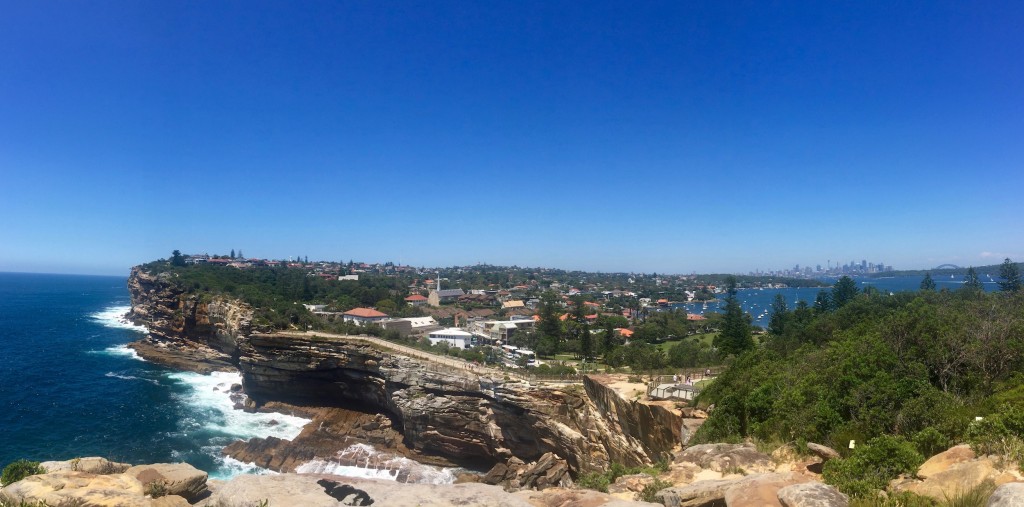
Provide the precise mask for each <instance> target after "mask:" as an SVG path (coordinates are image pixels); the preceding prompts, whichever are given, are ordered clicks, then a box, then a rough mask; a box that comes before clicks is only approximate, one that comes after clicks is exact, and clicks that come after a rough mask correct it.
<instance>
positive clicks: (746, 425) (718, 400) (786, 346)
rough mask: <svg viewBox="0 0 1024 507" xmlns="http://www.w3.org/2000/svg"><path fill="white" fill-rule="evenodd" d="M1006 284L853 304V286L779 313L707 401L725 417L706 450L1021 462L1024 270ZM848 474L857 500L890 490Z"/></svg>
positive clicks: (700, 437) (706, 436) (708, 427)
mask: <svg viewBox="0 0 1024 507" xmlns="http://www.w3.org/2000/svg"><path fill="white" fill-rule="evenodd" d="M1002 274H1003V275H1004V277H1003V283H1002V287H1003V290H1002V291H1000V292H997V293H985V292H983V291H982V290H981V289H980V285H979V284H977V283H976V280H974V282H975V283H972V282H971V281H970V280H968V282H967V283H965V285H964V288H963V289H960V290H957V291H942V292H936V291H935V290H933V289H932V287H933V285H928V284H927V283H925V284H923V286H924V287H923V288H922V290H920V291H917V292H904V293H898V294H894V295H888V294H882V293H879V292H877V291H875V292H872V293H867V294H864V293H856V289H855V288H854V289H853V290H854V292H853V293H852V294H851V293H849V291H848V290H846V289H842V288H841V287H840V284H841V283H842V280H841V281H840V282H839V283H838V284H837V287H836V288H835V289H833V291H832V292H833V294H836V293H837V292H842V291H844V290H846V292H847V293H846V295H845V296H843V297H841V298H839V299H836V298H833V297H823V298H821V299H822V300H824V302H825V303H829V302H830V304H823V305H820V306H818V307H815V308H811V307H806V306H804V307H801V308H797V309H795V310H788V309H785V308H784V306H783V308H782V309H781V310H779V309H777V311H776V314H775V315H773V318H772V324H771V325H770V326H769V328H770V329H769V333H768V334H767V335H765V336H763V337H762V339H761V343H760V346H755V347H752V348H750V349H749V350H748V351H746V352H744V353H743V354H741V355H739V356H738V357H737V359H736V361H735V363H733V365H732V366H731V368H729V369H728V370H727V371H726V372H725V373H724V374H723V375H722V376H721V377H720V378H718V379H717V380H716V381H715V382H714V383H712V384H711V385H710V386H709V387H708V388H707V389H706V390H705V391H704V392H702V393H701V396H700V398H699V400H698V401H699V403H701V404H702V405H705V406H707V405H711V404H713V406H714V407H713V409H712V410H711V414H710V417H709V419H708V421H707V423H706V424H704V426H702V427H701V429H700V430H699V432H698V433H697V435H696V437H695V440H696V441H698V442H721V441H738V440H741V439H744V438H754V439H756V440H759V441H764V442H793V441H796V442H807V441H814V442H822V443H825V444H827V445H831V446H833V447H836V448H839V449H848V447H849V445H848V443H849V442H850V441H851V440H853V441H855V442H857V443H858V445H861V447H862V448H867V447H869V446H870V443H871V442H872V441H874V442H875V445H876V446H883V444H884V445H887V446H889V447H892V448H894V449H896V448H899V449H902V450H903V451H906V453H909V455H911V456H918V457H919V458H920V460H917V459H909V460H906V461H907V463H906V464H907V467H909V466H910V464H912V463H913V462H915V461H916V462H917V464H920V461H923V457H927V456H929V455H930V454H932V453H934V452H936V451H938V450H943V449H946V448H947V447H948V446H949V445H951V444H956V443H963V442H969V443H971V444H972V445H973V446H975V447H976V448H977V449H979V450H980V451H982V452H993V451H995V452H999V453H1002V454H1008V456H1007V457H1008V458H1010V459H1012V460H1014V461H1017V462H1020V460H1021V458H1024V410H1021V409H1020V408H1019V407H1021V406H1022V405H1021V404H1022V402H1024V369H1022V368H1024V292H1022V291H1021V290H1020V277H1019V274H1018V272H1017V270H1016V265H1011V264H1010V263H1009V261H1007V268H1006V269H1005V270H1004V271H1003V273H1002ZM978 417H980V418H982V419H980V420H978V419H976V418H978ZM886 439H888V440H886ZM864 443H868V444H869V445H868V446H865V445H863V444H864ZM858 449H860V448H858ZM854 452H855V453H856V452H861V451H859V450H858V451H854ZM864 452H868V451H864ZM901 452H902V451H901ZM876 454H878V455H883V454H884V455H889V456H892V455H895V454H898V453H895V452H888V451H887V452H886V453H876ZM904 455H908V454H904ZM876 465H877V464H876ZM876 465H873V466H876ZM862 468H863V467H862ZM897 468H898V467H897ZM898 471H899V470H894V471H893V474H892V476H889V477H887V478H883V479H884V480H888V479H891V478H892V477H893V476H894V475H895V473H896V472H898ZM844 473H845V472H842V461H837V465H835V466H833V467H832V470H831V477H832V479H833V480H835V481H837V482H839V483H841V484H842V485H843V486H844V487H845V488H846V491H847V492H849V493H853V494H866V493H867V492H868V491H870V490H872V488H874V489H878V484H880V483H882V482H883V480H882V479H879V481H877V482H876V483H871V482H870V481H869V482H864V479H856V480H854V479H850V477H849V476H847V477H846V478H845V479H843V477H844V476H843V474H844ZM857 473H859V474H862V475H863V470H861V471H860V472H857ZM857 473H855V474H853V475H856V474H857ZM847 475H850V474H847ZM829 478H830V473H829V469H828V468H826V479H829ZM847 479H849V480H847ZM844 481H845V482H844Z"/></svg>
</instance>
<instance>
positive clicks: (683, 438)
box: [679, 417, 707, 446]
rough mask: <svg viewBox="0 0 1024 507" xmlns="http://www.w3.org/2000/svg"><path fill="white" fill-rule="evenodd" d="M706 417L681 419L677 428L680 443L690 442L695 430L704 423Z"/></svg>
mask: <svg viewBox="0 0 1024 507" xmlns="http://www.w3.org/2000/svg"><path fill="white" fill-rule="evenodd" d="M706 420H707V418H695V417H688V418H685V419H683V424H682V427H681V428H680V430H679V437H680V442H679V443H680V444H682V445H684V446H685V445H686V444H688V443H690V439H691V438H693V435H695V434H696V433H697V430H698V429H700V427H701V426H703V425H704V421H706Z"/></svg>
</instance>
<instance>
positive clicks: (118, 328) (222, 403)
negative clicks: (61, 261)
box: [0, 273, 459, 484]
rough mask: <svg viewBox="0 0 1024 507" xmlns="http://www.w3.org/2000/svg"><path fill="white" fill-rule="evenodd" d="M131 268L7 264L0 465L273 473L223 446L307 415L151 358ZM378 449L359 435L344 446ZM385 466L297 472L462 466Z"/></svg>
mask: <svg viewBox="0 0 1024 507" xmlns="http://www.w3.org/2000/svg"><path fill="white" fill-rule="evenodd" d="M126 282H127V278H126V277H109V276H78V275H42V274H23V273H0V429H2V431H0V467H3V466H5V465H6V464H7V463H10V462H12V461H15V460H17V459H22V458H24V459H30V460H34V461H47V460H67V459H72V458H75V457H85V456H102V457H105V458H108V459H111V460H115V461H120V462H126V463H131V464H142V463H163V462H182V461H183V462H186V463H190V464H191V465H193V466H195V467H196V468H199V469H200V470H204V471H206V472H208V473H209V474H210V477H211V478H214V479H228V478H230V477H233V476H235V475H238V474H243V473H273V472H270V471H268V470H264V469H262V468H259V467H257V466H254V465H251V464H246V463H242V462H239V461H237V460H234V459H231V458H227V457H224V456H221V449H222V448H223V447H224V446H226V445H227V444H229V443H231V442H233V441H235V440H240V439H243V440H245V439H249V438H253V437H268V436H275V437H278V438H283V439H292V438H295V436H297V435H298V434H299V432H300V431H301V430H302V428H303V426H305V425H306V424H307V423H309V420H308V419H303V418H301V417H294V416H288V415H283V414H272V413H258V414H251V413H247V412H243V411H241V410H235V409H234V402H232V401H231V400H230V398H229V394H230V393H229V388H230V387H231V384H236V383H240V382H241V376H240V375H239V374H237V373H223V372H221V373H213V374H211V375H200V374H197V373H191V372H181V371H176V370H172V369H168V368H166V367H163V366H159V365H156V364H153V363H149V362H146V361H144V360H142V359H141V358H140V357H139V356H138V355H136V354H135V352H134V351H133V350H131V349H129V348H128V347H126V345H127V344H128V343H129V342H132V341H134V340H138V339H139V338H141V337H143V336H145V333H146V330H145V328H141V327H138V326H135V325H132V324H131V323H128V322H126V321H125V320H124V318H123V317H124V315H125V314H126V313H127V312H128V310H129V309H130V301H129V297H128V289H127V287H126ZM376 452H377V451H376V450H375V449H373V448H372V447H370V446H367V445H362V444H356V445H353V446H352V447H350V448H348V449H346V450H345V451H343V453H339V454H345V455H347V456H353V455H355V456H367V455H372V454H375V453H376ZM388 459H389V460H390V461H387V462H386V465H387V466H386V467H382V468H380V469H368V468H359V467H354V466H345V465H342V464H340V463H339V462H335V461H333V460H314V461H312V462H310V463H307V464H305V465H303V466H302V467H300V470H299V471H300V472H310V473H312V472H316V473H332V474H336V475H346V476H351V477H370V478H382V479H392V480H393V479H394V476H393V475H392V474H390V473H389V472H388V469H397V468H399V467H401V468H409V469H412V471H413V472H414V473H413V476H414V477H416V478H417V479H418V481H419V482H431V483H435V484H441V483H451V482H453V481H454V479H455V475H456V474H457V473H458V472H459V469H453V468H442V467H433V466H429V465H422V464H419V463H416V462H413V461H412V460H408V459H406V458H402V457H391V458H388Z"/></svg>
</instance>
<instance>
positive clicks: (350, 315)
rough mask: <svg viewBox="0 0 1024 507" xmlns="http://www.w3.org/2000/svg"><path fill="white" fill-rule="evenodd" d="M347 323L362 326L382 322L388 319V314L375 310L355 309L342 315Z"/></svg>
mask: <svg viewBox="0 0 1024 507" xmlns="http://www.w3.org/2000/svg"><path fill="white" fill-rule="evenodd" d="M342 316H343V318H344V319H345V322H354V323H356V324H359V325H360V326H365V325H367V324H373V323H375V322H380V321H382V320H384V319H386V318H388V316H387V314H386V313H381V312H378V311H377V310H374V309H373V308H353V309H351V310H349V311H347V312H345V313H343V314H342Z"/></svg>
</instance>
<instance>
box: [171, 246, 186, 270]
mask: <svg viewBox="0 0 1024 507" xmlns="http://www.w3.org/2000/svg"><path fill="white" fill-rule="evenodd" d="M171 265H172V266H184V265H185V258H184V257H182V255H181V250H175V251H173V252H171Z"/></svg>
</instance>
